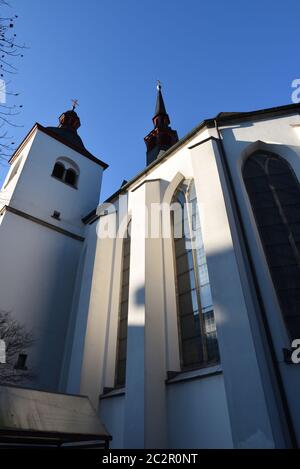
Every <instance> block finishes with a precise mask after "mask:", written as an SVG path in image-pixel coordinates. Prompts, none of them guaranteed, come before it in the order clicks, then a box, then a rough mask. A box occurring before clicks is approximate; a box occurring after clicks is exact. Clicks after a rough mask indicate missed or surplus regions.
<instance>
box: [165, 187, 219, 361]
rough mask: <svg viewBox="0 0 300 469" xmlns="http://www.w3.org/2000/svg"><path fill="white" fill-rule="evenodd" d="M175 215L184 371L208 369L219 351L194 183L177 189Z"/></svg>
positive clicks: (179, 326)
mask: <svg viewBox="0 0 300 469" xmlns="http://www.w3.org/2000/svg"><path fill="white" fill-rule="evenodd" d="M172 212H173V213H172V218H173V220H172V222H173V238H174V250H175V270H176V289H177V307H178V329H179V348H180V359H181V368H182V369H188V368H196V367H201V366H207V365H209V364H211V363H215V362H218V361H219V348H218V341H217V333H216V325H215V318H214V311H213V303H212V297H211V290H210V283H209V277H208V270H207V263H206V256H205V252H204V246H203V241H202V234H201V226H200V220H199V212H198V207H197V198H196V193H195V187H194V184H193V183H189V182H188V181H185V182H184V183H182V184H181V185H180V187H179V188H178V189H177V191H176V193H175V195H174V198H173V203H172Z"/></svg>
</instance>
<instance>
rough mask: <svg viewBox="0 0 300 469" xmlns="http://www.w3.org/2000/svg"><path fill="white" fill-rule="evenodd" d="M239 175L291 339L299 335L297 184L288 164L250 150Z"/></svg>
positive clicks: (299, 214) (299, 193)
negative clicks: (241, 176)
mask: <svg viewBox="0 0 300 469" xmlns="http://www.w3.org/2000/svg"><path fill="white" fill-rule="evenodd" d="M243 178H244V182H245V186H246V189H247V192H248V196H249V199H250V202H251V206H252V210H253V213H254V217H255V220H256V224H257V228H258V232H259V235H260V238H261V242H262V245H263V248H264V251H265V256H266V259H267V262H268V265H269V270H270V274H271V277H272V280H273V284H274V287H275V290H276V293H277V297H278V301H279V304H280V307H281V311H282V315H283V318H284V321H285V324H286V328H287V331H288V334H289V336H290V338H291V339H294V338H299V337H300V186H299V182H298V180H297V178H296V176H295V174H294V172H293V170H292V169H291V167H290V166H289V164H288V163H287V162H286V161H285V160H284V159H282V158H281V157H279V156H278V155H275V154H272V153H264V152H261V153H254V154H253V155H251V156H250V157H249V158H248V159H247V160H246V163H245V164H244V167H243Z"/></svg>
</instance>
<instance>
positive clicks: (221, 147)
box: [214, 118, 298, 448]
mask: <svg viewBox="0 0 300 469" xmlns="http://www.w3.org/2000/svg"><path fill="white" fill-rule="evenodd" d="M214 125H215V128H216V130H217V134H218V147H219V152H220V155H221V163H222V167H223V170H224V174H225V178H226V180H227V184H228V187H229V193H230V195H231V203H232V205H233V208H234V212H235V214H236V218H237V220H236V221H237V223H238V227H239V228H240V233H241V241H242V243H243V245H244V248H245V252H246V258H247V263H248V265H249V268H250V273H251V279H252V280H253V285H254V289H255V293H256V298H257V301H258V304H259V308H260V312H261V317H262V321H263V324H264V328H265V331H266V338H267V342H268V345H269V350H270V355H271V360H272V364H273V370H274V374H275V378H276V382H277V386H278V391H279V394H280V397H281V403H282V409H283V412H284V415H285V419H286V424H287V429H288V432H289V436H290V443H291V447H292V448H298V443H297V436H296V432H295V428H294V424H293V420H292V416H291V411H290V408H289V403H288V399H287V395H286V391H285V388H284V384H283V379H282V376H281V372H280V369H279V365H278V362H277V357H276V353H275V346H274V342H273V338H272V334H271V330H270V326H269V322H268V318H267V313H266V309H265V305H264V302H263V299H262V293H261V290H260V285H259V281H258V278H257V274H256V270H255V267H254V263H253V260H252V256H251V251H250V246H249V242H248V239H247V236H246V230H245V226H244V222H243V218H242V214H241V210H240V207H239V204H238V198H237V195H236V191H235V187H234V184H233V180H232V175H231V172H230V169H229V165H228V159H227V155H226V151H225V147H224V143H223V139H222V135H221V131H220V129H219V125H218V119H217V118H215V119H214Z"/></svg>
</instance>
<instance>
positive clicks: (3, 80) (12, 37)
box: [0, 0, 25, 164]
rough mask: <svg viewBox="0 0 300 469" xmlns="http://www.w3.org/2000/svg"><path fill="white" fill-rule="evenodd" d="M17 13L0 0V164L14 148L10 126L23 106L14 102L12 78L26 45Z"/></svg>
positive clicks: (3, 0)
mask: <svg viewBox="0 0 300 469" xmlns="http://www.w3.org/2000/svg"><path fill="white" fill-rule="evenodd" d="M17 18H18V16H17V15H11V6H10V4H9V3H8V2H7V1H6V0H0V164H3V163H6V161H7V159H8V158H9V157H10V156H11V153H12V151H13V149H14V142H12V141H11V140H12V137H11V136H10V135H9V130H8V129H9V127H17V124H16V123H15V119H14V118H15V116H17V115H18V114H19V112H20V108H22V105H21V104H16V103H14V100H16V99H17V97H18V96H19V93H16V92H14V91H12V90H11V89H10V88H11V78H12V76H13V75H14V74H16V73H17V67H16V63H17V61H18V58H20V57H23V49H24V48H25V46H24V45H21V44H19V43H18V42H17V35H16V33H15V21H16V19H17Z"/></svg>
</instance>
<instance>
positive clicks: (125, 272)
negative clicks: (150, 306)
mask: <svg viewBox="0 0 300 469" xmlns="http://www.w3.org/2000/svg"><path fill="white" fill-rule="evenodd" d="M129 267H130V223H129V224H128V227H127V231H126V234H125V237H124V240H123V252H122V273H121V291H120V304H119V324H118V336H117V359H116V375H115V385H116V386H124V385H125V378H126V350H127V329H128V297H129Z"/></svg>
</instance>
